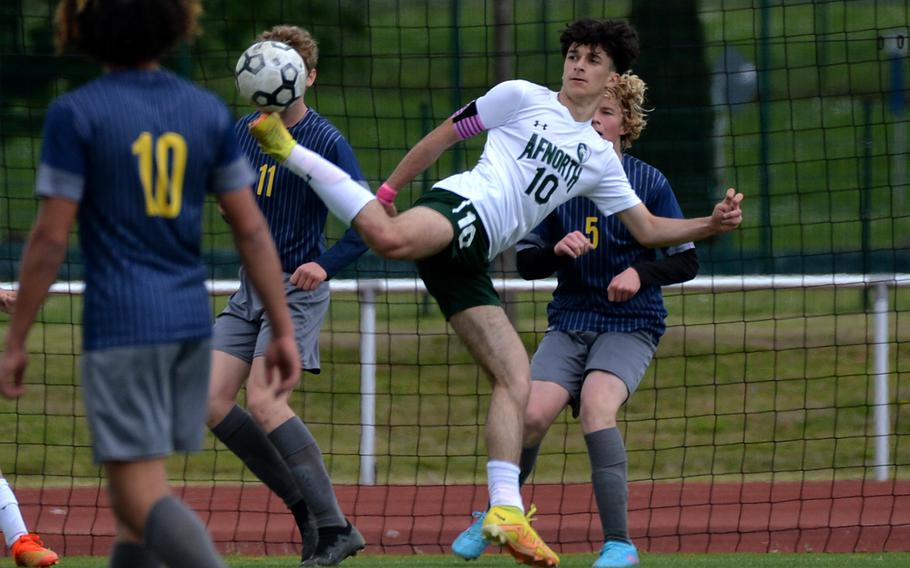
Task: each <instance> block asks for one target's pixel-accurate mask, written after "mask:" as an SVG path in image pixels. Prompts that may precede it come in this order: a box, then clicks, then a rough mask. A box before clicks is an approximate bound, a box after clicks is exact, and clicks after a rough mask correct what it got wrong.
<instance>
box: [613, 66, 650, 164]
mask: <svg viewBox="0 0 910 568" xmlns="http://www.w3.org/2000/svg"><path fill="white" fill-rule="evenodd" d="M647 90H648V86H647V85H646V84H645V82H644V81H643V80H642V79H641V77H639V76H638V75H636V74H634V73H632V71H631V70H630V71H626V72H625V73H623V74H622V75H620V76H619V81H617V82H616V84H614V85H611V86H609V87H607V89H606V92H605V93H604V96H605V97H609V98H612V99H614V100H616V101H617V102H618V103H619V107H620V108H621V109H622V123H623V127H625V129H626V133H625V134H623V135H622V137H621V138H620V140H621V142H622V149H623V150H628V149H629V148H631V147H632V142H633V141H635V140H638V137H639V136H641V133H642V131H643V130H644V129H645V126H647V125H648V118H647V116H646V115H647V113H649V112H651V110H653V109H649V108H645V106H644V105H645V92H646V91H647Z"/></svg>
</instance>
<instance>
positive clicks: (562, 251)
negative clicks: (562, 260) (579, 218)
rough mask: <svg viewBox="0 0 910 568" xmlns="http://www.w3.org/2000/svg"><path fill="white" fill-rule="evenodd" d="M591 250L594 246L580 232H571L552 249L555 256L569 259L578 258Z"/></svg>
mask: <svg viewBox="0 0 910 568" xmlns="http://www.w3.org/2000/svg"><path fill="white" fill-rule="evenodd" d="M592 250H594V245H592V244H591V241H589V240H588V237H586V236H585V234H584V233H582V232H581V231H572V232H571V233H569V234H568V235H566V236H564V237H563V238H562V239H560V241H559V242H558V243H556V246H554V247H553V252H555V253H556V256H568V257H571V258H578V257H580V256H583V255H585V254H587V253H589V252H591V251H592Z"/></svg>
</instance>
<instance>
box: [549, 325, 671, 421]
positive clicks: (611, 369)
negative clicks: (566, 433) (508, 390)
mask: <svg viewBox="0 0 910 568" xmlns="http://www.w3.org/2000/svg"><path fill="white" fill-rule="evenodd" d="M656 350H657V345H656V344H655V343H654V340H653V339H651V335H650V334H649V333H647V332H643V331H637V332H633V333H597V332H595V331H558V330H551V331H548V332H547V333H546V335H544V337H543V340H542V341H541V342H540V345H538V346H537V351H536V352H535V353H534V356H533V357H532V358H531V377H532V379H533V380H535V381H547V382H551V383H556V384H557V385H559V386H561V387H563V388H564V389H566V391H568V393H569V399H570V400H569V405H570V406H571V407H572V416H574V417H576V418H577V417H578V412H579V409H580V406H581V387H582V385H583V384H584V382H585V378H587V376H588V373H590V372H591V371H606V372H607V373H610V374H613V375H616V376H617V377H618V378H619V380H621V381H622V382H623V383H625V385H626V388H627V389H628V390H629V396H632V393H634V392H635V390H636V389H637V388H638V385H639V383H641V379H642V377H644V375H645V371H647V370H648V365H649V364H651V358H652V357H654V352H655V351H656ZM627 400H628V399H627Z"/></svg>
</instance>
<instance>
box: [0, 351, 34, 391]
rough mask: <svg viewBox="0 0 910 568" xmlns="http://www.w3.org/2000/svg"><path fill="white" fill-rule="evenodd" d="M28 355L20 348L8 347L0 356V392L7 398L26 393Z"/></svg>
mask: <svg viewBox="0 0 910 568" xmlns="http://www.w3.org/2000/svg"><path fill="white" fill-rule="evenodd" d="M27 366H28V356H27V355H26V354H25V351H23V350H22V349H18V348H9V347H7V349H6V351H5V352H4V353H3V356H2V357H0V394H2V395H3V396H4V397H6V398H10V399H12V398H19V397H20V396H22V395H23V393H25V384H24V382H25V368H26V367H27Z"/></svg>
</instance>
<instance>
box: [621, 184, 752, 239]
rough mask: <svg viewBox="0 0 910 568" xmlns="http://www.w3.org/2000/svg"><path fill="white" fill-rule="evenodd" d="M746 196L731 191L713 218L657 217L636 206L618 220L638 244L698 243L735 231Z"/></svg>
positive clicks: (719, 205) (718, 205)
mask: <svg viewBox="0 0 910 568" xmlns="http://www.w3.org/2000/svg"><path fill="white" fill-rule="evenodd" d="M742 200H743V194H741V193H736V190H734V189H732V188H731V189H728V190H727V194H726V196H724V199H723V200H722V201H721V202H719V203H718V204H717V205H715V206H714V212H713V213H712V215H711V216H710V217H698V218H695V219H671V218H668V217H655V216H654V215H652V214H651V212H650V211H648V209H647V207H645V206H644V205H641V204H639V205H636V206H635V207H632V208H630V209H626V210H625V211H621V212H619V213H618V215H619V219H620V220H621V221H622V222H623V223H624V224H625V225H626V227H628V229H629V232H631V233H632V236H633V237H635V240H637V241H638V242H639V243H641V244H642V245H644V246H646V247H650V248H657V247H664V246H671V245H677V244H681V243H685V242H689V241H698V240H701V239H704V238H707V237H711V236H713V235H717V234H720V233H727V232H729V231H732V230H733V229H735V228H736V227H738V226H739V224H740V223H742V219H743V213H742V209H741V208H740V203H741V202H742Z"/></svg>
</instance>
